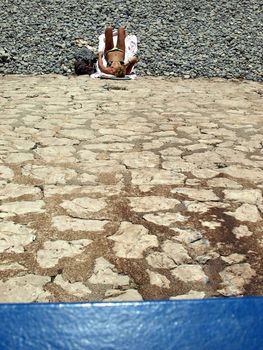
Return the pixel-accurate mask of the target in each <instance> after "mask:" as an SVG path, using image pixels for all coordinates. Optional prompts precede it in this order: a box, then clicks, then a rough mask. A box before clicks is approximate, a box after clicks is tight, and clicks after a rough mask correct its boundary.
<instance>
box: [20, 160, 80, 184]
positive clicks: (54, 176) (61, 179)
mask: <svg viewBox="0 0 263 350" xmlns="http://www.w3.org/2000/svg"><path fill="white" fill-rule="evenodd" d="M22 174H23V175H24V176H28V177H29V178H35V179H37V180H41V182H42V183H45V184H51V185H52V184H55V185H57V184H62V185H64V184H66V183H67V182H68V181H69V180H72V179H73V178H74V177H76V176H77V172H76V171H75V170H73V169H66V168H62V167H53V166H42V165H32V164H27V165H25V166H24V167H22Z"/></svg>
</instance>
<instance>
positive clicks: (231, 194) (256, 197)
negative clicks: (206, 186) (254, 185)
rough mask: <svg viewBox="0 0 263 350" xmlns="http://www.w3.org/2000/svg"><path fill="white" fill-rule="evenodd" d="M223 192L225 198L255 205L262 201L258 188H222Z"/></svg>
mask: <svg viewBox="0 0 263 350" xmlns="http://www.w3.org/2000/svg"><path fill="white" fill-rule="evenodd" d="M223 192H224V195H225V199H226V200H230V201H237V202H241V203H248V204H255V205H257V204H260V203H262V193H261V191H260V190H245V189H244V190H224V191H223Z"/></svg>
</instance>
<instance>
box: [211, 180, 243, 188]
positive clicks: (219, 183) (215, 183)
mask: <svg viewBox="0 0 263 350" xmlns="http://www.w3.org/2000/svg"><path fill="white" fill-rule="evenodd" d="M207 185H208V186H209V187H222V188H235V189H239V188H242V185H240V184H239V183H238V182H236V181H233V180H230V179H227V178H225V177H216V178H214V179H212V180H208V181H207Z"/></svg>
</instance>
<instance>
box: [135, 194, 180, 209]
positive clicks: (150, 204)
mask: <svg viewBox="0 0 263 350" xmlns="http://www.w3.org/2000/svg"><path fill="white" fill-rule="evenodd" d="M128 199H129V201H130V204H131V207H132V209H133V210H134V211H135V212H151V211H158V210H168V209H174V208H175V207H176V205H178V204H180V201H178V200H177V199H174V198H167V197H162V196H145V197H128Z"/></svg>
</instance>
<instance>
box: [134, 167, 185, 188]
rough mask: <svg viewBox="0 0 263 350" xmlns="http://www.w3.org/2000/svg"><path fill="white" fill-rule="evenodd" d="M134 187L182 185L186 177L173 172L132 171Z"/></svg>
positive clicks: (157, 170)
mask: <svg viewBox="0 0 263 350" xmlns="http://www.w3.org/2000/svg"><path fill="white" fill-rule="evenodd" d="M131 174H132V183H133V184H134V185H182V184H183V183H184V180H185V178H186V176H185V175H184V174H180V173H176V172H174V171H171V170H162V169H156V170H154V171H152V169H140V170H131Z"/></svg>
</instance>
